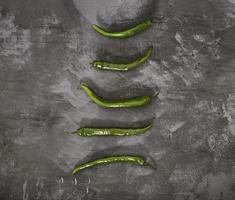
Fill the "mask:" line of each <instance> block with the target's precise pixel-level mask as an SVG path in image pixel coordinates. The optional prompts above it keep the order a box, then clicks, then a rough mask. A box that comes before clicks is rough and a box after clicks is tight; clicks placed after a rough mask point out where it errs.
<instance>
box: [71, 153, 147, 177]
mask: <svg viewBox="0 0 235 200" xmlns="http://www.w3.org/2000/svg"><path fill="white" fill-rule="evenodd" d="M122 162H129V163H136V164H138V165H144V164H145V160H144V159H143V158H142V157H139V156H111V157H106V158H101V159H97V160H94V161H91V162H87V163H84V164H81V165H79V166H77V167H75V168H74V170H73V171H72V174H73V175H74V174H76V173H78V172H80V171H81V170H84V169H86V168H90V167H93V166H96V165H104V164H111V163H122Z"/></svg>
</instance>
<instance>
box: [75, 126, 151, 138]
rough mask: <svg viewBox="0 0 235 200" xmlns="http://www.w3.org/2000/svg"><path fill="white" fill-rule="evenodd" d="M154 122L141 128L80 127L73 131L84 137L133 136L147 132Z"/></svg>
mask: <svg viewBox="0 0 235 200" xmlns="http://www.w3.org/2000/svg"><path fill="white" fill-rule="evenodd" d="M152 126H153V125H152V124H150V125H148V126H146V127H141V128H79V129H78V130H77V131H75V132H72V133H73V134H78V135H80V136H83V137H92V136H133V135H139V134H142V133H145V132H146V131H148V130H149V129H151V128H152Z"/></svg>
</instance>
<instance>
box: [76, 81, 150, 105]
mask: <svg viewBox="0 0 235 200" xmlns="http://www.w3.org/2000/svg"><path fill="white" fill-rule="evenodd" d="M81 88H82V89H83V90H84V92H85V93H86V94H87V95H88V96H89V97H90V99H91V100H92V101H93V102H94V103H96V104H97V105H99V106H101V107H105V108H129V107H139V106H144V105H146V104H148V103H150V101H151V100H152V98H151V97H150V96H147V95H144V96H140V97H134V98H132V99H118V100H107V99H103V98H102V97H99V96H97V95H96V94H95V93H94V92H93V91H92V90H91V89H90V88H89V87H88V86H86V85H85V84H81Z"/></svg>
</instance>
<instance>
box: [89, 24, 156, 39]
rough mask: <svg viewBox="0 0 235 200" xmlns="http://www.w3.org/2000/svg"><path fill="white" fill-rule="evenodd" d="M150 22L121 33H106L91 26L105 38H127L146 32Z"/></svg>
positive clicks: (99, 28) (95, 26) (97, 27)
mask: <svg viewBox="0 0 235 200" xmlns="http://www.w3.org/2000/svg"><path fill="white" fill-rule="evenodd" d="M152 24H153V23H152V21H151V20H147V21H145V22H142V23H140V24H139V25H137V26H135V27H132V28H130V29H128V30H125V31H121V32H109V31H106V30H104V29H102V28H101V27H99V26H97V25H95V24H93V25H92V27H93V28H94V29H95V30H96V31H97V32H98V33H100V34H101V35H103V36H105V37H110V38H122V39H124V38H128V37H130V36H133V35H136V34H137V33H140V32H143V31H145V30H147V29H148V28H149V27H150V26H152Z"/></svg>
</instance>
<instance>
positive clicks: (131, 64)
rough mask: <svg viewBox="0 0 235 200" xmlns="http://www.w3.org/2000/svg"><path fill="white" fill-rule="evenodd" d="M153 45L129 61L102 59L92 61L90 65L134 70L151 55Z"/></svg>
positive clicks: (116, 69)
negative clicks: (112, 61) (114, 61)
mask: <svg viewBox="0 0 235 200" xmlns="http://www.w3.org/2000/svg"><path fill="white" fill-rule="evenodd" d="M152 52H153V47H149V48H148V50H147V51H146V52H145V53H144V54H143V55H142V56H141V57H139V58H137V59H136V60H133V61H131V62H129V63H111V62H107V61H102V60H96V61H94V62H93V63H92V66H93V67H95V68H97V69H104V70H112V71H129V70H134V69H136V68H137V67H139V66H140V65H142V64H144V63H145V62H146V61H147V60H148V59H149V57H150V56H151V55H152Z"/></svg>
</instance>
